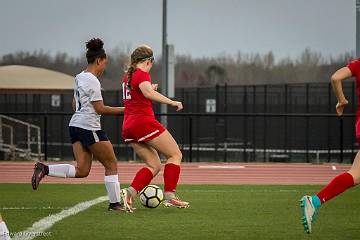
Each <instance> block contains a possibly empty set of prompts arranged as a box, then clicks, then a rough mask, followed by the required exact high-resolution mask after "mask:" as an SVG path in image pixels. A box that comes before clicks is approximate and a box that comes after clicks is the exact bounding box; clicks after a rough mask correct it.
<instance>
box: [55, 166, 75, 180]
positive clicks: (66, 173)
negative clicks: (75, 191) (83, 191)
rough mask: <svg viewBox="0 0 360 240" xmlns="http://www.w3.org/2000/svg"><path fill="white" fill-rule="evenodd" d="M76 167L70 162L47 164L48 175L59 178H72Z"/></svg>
mask: <svg viewBox="0 0 360 240" xmlns="http://www.w3.org/2000/svg"><path fill="white" fill-rule="evenodd" d="M75 173H76V169H75V167H74V166H73V165H70V164H55V165H49V176H52V177H61V178H74V177H75Z"/></svg>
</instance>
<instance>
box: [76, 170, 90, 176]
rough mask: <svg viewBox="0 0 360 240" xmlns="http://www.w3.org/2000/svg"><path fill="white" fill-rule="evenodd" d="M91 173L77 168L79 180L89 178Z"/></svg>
mask: <svg viewBox="0 0 360 240" xmlns="http://www.w3.org/2000/svg"><path fill="white" fill-rule="evenodd" d="M89 173H90V169H81V168H76V175H75V176H76V177H77V178H85V177H87V176H89Z"/></svg>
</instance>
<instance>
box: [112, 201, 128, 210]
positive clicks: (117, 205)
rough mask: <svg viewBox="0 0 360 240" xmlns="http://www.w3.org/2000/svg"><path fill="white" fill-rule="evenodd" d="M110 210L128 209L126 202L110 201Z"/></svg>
mask: <svg viewBox="0 0 360 240" xmlns="http://www.w3.org/2000/svg"><path fill="white" fill-rule="evenodd" d="M108 210H109V211H126V210H125V207H124V204H121V203H119V202H116V203H110V204H109V207H108Z"/></svg>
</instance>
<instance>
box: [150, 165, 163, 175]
mask: <svg viewBox="0 0 360 240" xmlns="http://www.w3.org/2000/svg"><path fill="white" fill-rule="evenodd" d="M150 168H151V172H152V174H153V176H154V177H155V176H156V175H157V174H158V173H159V172H160V170H161V163H159V164H156V165H154V166H151V167H150Z"/></svg>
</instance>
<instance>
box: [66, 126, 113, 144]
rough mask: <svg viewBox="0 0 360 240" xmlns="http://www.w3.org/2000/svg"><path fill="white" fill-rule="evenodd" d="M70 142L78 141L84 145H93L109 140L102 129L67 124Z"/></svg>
mask: <svg viewBox="0 0 360 240" xmlns="http://www.w3.org/2000/svg"><path fill="white" fill-rule="evenodd" d="M69 132H70V138H71V143H75V142H78V141H80V142H81V144H82V145H83V146H84V147H88V146H91V145H93V144H94V143H97V142H100V141H109V139H108V137H107V136H106V133H105V132H104V131H103V130H96V131H95V130H94V131H92V130H86V129H83V128H79V127H72V126H69Z"/></svg>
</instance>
